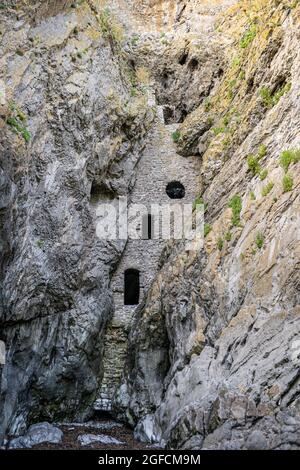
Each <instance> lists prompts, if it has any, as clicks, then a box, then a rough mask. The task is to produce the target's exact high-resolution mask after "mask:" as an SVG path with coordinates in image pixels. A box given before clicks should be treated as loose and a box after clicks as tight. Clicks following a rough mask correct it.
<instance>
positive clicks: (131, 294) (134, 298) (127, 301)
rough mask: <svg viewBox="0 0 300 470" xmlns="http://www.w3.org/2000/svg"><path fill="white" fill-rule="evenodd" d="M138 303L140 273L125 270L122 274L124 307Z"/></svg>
mask: <svg viewBox="0 0 300 470" xmlns="http://www.w3.org/2000/svg"><path fill="white" fill-rule="evenodd" d="M139 301H140V272H139V271H138V270H137V269H126V271H125V273H124V305H138V304H139Z"/></svg>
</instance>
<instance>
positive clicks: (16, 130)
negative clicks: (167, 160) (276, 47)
mask: <svg viewBox="0 0 300 470" xmlns="http://www.w3.org/2000/svg"><path fill="white" fill-rule="evenodd" d="M14 3H18V8H8V7H7V8H5V9H4V10H1V38H2V44H1V59H0V61H1V67H0V68H1V74H2V77H1V91H2V96H1V124H0V125H1V129H0V130H1V144H0V148H1V297H0V298H1V307H0V308H1V314H0V317H1V340H4V341H5V343H6V346H7V356H6V365H5V367H3V368H2V382H1V407H0V410H1V419H0V422H1V426H2V432H3V431H4V432H10V433H16V432H20V431H22V430H23V429H24V427H25V426H26V425H27V424H28V423H31V422H37V421H40V420H45V419H46V420H54V419H55V420H57V419H59V420H61V419H64V420H66V419H74V418H76V419H83V418H84V417H86V416H87V415H89V414H90V412H91V410H92V404H93V401H94V400H95V398H96V392H97V390H98V387H99V384H100V382H101V378H102V373H103V365H102V350H103V336H104V332H105V328H106V323H107V321H108V319H109V318H110V316H111V313H112V298H111V292H110V288H109V281H110V273H111V271H112V268H113V266H114V265H115V264H116V263H117V262H118V260H119V258H120V256H121V254H122V251H123V249H124V242H116V243H115V244H113V243H106V242H104V241H101V240H100V239H98V238H97V236H96V214H95V204H97V203H98V202H99V201H105V200H107V199H110V198H112V197H116V196H117V195H124V194H127V193H128V191H129V188H130V186H131V185H132V180H134V172H135V169H134V168H135V165H136V162H137V161H138V158H139V156H140V151H141V148H142V147H143V145H144V135H145V134H146V130H147V128H149V127H150V124H151V121H152V119H153V112H152V111H151V109H150V108H149V107H147V106H146V98H145V96H143V95H142V94H141V93H139V91H137V93H136V96H134V97H133V96H131V94H130V90H131V85H130V77H131V73H132V71H131V68H130V66H129V65H128V63H127V58H126V57H124V56H122V54H121V51H120V46H119V40H120V38H119V36H118V34H121V31H119V30H117V28H116V29H115V30H114V34H112V33H109V32H108V31H107V32H106V30H105V27H104V26H103V25H102V28H101V25H100V26H99V22H100V21H101V19H102V20H103V18H101V17H99V16H97V14H96V13H95V12H94V11H93V10H92V9H91V7H90V6H89V5H88V4H86V3H85V4H84V5H82V6H81V7H80V8H71V7H70V4H68V2H65V3H66V5H64V7H62V5H61V3H62V2H48V9H47V8H46V6H47V5H46V3H47V2H42V3H41V4H36V2H32V5H31V7H29V6H28V5H24V8H22V5H20V3H21V2H14ZM27 3H28V2H27ZM69 3H70V2H69ZM104 19H105V18H104ZM103 21H104V20H103Z"/></svg>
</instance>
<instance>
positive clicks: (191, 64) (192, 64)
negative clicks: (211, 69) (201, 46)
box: [188, 59, 199, 72]
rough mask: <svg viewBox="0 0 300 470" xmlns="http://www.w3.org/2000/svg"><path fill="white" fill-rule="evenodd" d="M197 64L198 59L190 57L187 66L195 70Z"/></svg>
mask: <svg viewBox="0 0 300 470" xmlns="http://www.w3.org/2000/svg"><path fill="white" fill-rule="evenodd" d="M198 65H199V62H198V60H197V59H192V60H190V62H189V65H188V67H189V69H190V70H191V71H192V72H193V71H194V70H197V68H198Z"/></svg>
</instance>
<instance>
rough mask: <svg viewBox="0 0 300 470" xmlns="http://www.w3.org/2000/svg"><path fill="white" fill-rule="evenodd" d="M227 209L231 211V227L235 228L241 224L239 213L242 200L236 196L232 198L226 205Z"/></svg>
mask: <svg viewBox="0 0 300 470" xmlns="http://www.w3.org/2000/svg"><path fill="white" fill-rule="evenodd" d="M228 207H230V209H231V210H232V218H231V222H232V225H233V226H235V227H237V226H239V225H240V222H241V211H242V198H241V196H239V195H238V194H236V195H235V196H233V197H232V198H231V199H230V201H229V204H228Z"/></svg>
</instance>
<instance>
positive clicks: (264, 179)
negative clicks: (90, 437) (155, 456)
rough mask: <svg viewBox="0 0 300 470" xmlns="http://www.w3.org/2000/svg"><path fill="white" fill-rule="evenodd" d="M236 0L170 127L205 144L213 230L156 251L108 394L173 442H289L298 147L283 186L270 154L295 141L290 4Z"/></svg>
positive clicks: (197, 146) (293, 433) (142, 432)
mask: <svg viewBox="0 0 300 470" xmlns="http://www.w3.org/2000/svg"><path fill="white" fill-rule="evenodd" d="M200 3H201V2H199V4H200ZM246 3H247V6H248V8H247V12H243V10H242V9H241V8H240V5H238V6H237V7H236V8H235V7H233V8H231V9H230V10H229V11H228V12H227V13H226V14H225V15H221V16H220V17H219V19H218V23H217V26H216V28H215V31H216V32H215V35H216V39H215V40H216V41H220V42H221V43H222V44H225V43H227V45H228V48H227V49H226V57H224V59H223V60H224V63H225V64H226V63H227V65H225V68H224V74H223V76H222V78H221V80H220V82H219V85H218V84H217V83H216V84H215V86H214V88H213V90H212V92H211V94H210V97H209V100H208V101H207V102H206V103H205V102H203V103H202V104H200V106H199V107H198V108H197V109H196V110H195V111H193V112H192V113H190V114H189V115H188V116H187V118H186V119H185V121H184V122H183V124H182V125H181V126H180V127H179V132H180V139H179V142H178V149H179V151H180V152H181V153H182V154H183V155H193V154H195V153H199V155H202V167H201V176H202V178H201V183H200V191H199V195H201V197H202V198H203V200H204V202H205V204H206V205H207V209H206V222H209V223H210V227H209V230H210V232H209V233H208V235H207V237H206V239H205V247H204V249H203V251H202V252H200V253H187V252H185V250H184V247H183V246H181V245H180V244H176V245H173V247H171V248H169V249H168V251H167V252H166V256H165V257H164V259H163V261H162V269H161V272H160V273H159V275H158V276H157V278H156V280H155V282H154V283H153V286H152V289H150V292H149V294H148V297H147V300H146V303H145V305H144V306H143V307H142V308H141V309H140V310H139V311H138V312H137V315H136V322H135V325H134V328H133V330H132V333H131V339H130V345H129V354H128V360H127V370H126V373H125V375H124V380H123V384H122V386H121V387H120V389H119V392H118V396H117V398H116V404H115V407H116V413H118V415H119V417H120V418H123V419H125V420H127V421H128V422H130V423H131V424H132V425H136V432H135V435H136V436H139V437H140V438H141V439H145V440H150V441H153V442H154V441H162V442H165V443H166V444H167V446H169V447H172V448H185V449H189V448H193V449H200V448H206V449H212V448H213V449H253V448H261V449H264V448H265V449H299V446H300V443H299V438H300V404H299V398H298V397H299V386H300V382H299V353H300V350H299V337H300V317H299V314H300V307H299V255H300V252H299V209H300V205H299V204H300V200H299V185H300V180H299V168H298V166H299V159H298V160H297V159H296V160H295V163H294V164H291V165H290V166H289V170H288V175H289V178H291V179H292V180H293V184H292V187H291V188H289V189H288V190H287V188H286V187H284V184H283V183H284V179H283V178H284V175H285V172H284V169H283V168H282V166H281V165H280V161H279V157H280V155H281V153H282V152H283V151H285V150H291V149H299V146H300V135H299V129H300V122H299V110H300V82H299V76H298V70H299V65H300V56H299V48H298V47H297V43H298V40H299V6H297V5H296V4H294V5H293V8H291V3H290V2H280V4H278V2H272V1H270V2H268V1H266V2H260V5H254V6H253V5H252V6H251V5H250V4H251V2H246ZM212 34H213V33H212ZM223 37H224V39H223ZM249 38H250V39H249ZM174 41H176V36H175V39H174ZM175 44H176V42H175ZM251 154H252V155H253V157H254V158H256V160H255V161H256V162H259V171H256V172H255V174H253V171H252V172H251V171H250V170H251V169H250V164H249V159H248V156H249V155H251ZM257 155H258V157H255V156H257ZM253 157H252V158H253ZM252 161H253V159H252ZM297 162H298V163H297ZM233 196H236V197H235V199H234V201H235V203H236V204H235V206H234V205H233V208H234V211H235V212H233V210H232V208H229V205H231V206H232V204H230V201H231V199H232V197H233ZM236 206H238V207H236ZM236 209H237V215H238V220H235V219H234V214H235V213H236ZM209 230H208V231H209ZM165 357H168V358H169V367H168V369H167V370H166V369H165V362H163V361H162V358H165Z"/></svg>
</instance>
